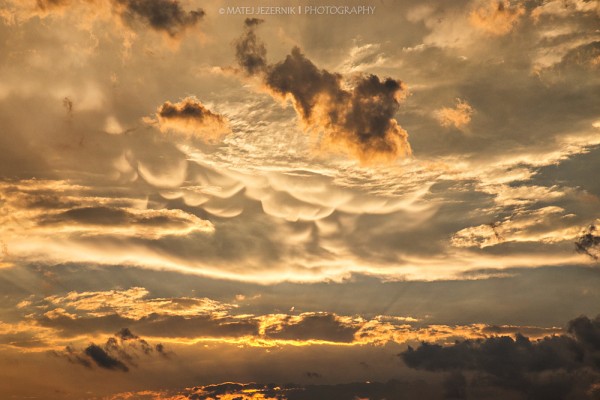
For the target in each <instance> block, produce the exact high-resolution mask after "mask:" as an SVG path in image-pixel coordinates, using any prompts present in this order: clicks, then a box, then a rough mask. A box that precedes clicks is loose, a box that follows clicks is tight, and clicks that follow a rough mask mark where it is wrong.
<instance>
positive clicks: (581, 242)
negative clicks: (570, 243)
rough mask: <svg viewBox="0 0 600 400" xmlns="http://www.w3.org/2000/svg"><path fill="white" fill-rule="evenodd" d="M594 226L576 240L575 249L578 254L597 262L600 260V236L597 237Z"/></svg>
mask: <svg viewBox="0 0 600 400" xmlns="http://www.w3.org/2000/svg"><path fill="white" fill-rule="evenodd" d="M597 232H598V230H597V229H596V225H594V224H592V225H590V226H589V227H588V228H587V229H586V230H585V231H584V233H583V234H582V235H581V236H579V237H578V238H577V241H576V242H575V249H576V251H577V252H578V253H582V254H586V255H588V256H590V257H591V258H593V259H594V260H598V259H599V258H600V236H598V235H597Z"/></svg>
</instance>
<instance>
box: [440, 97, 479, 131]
mask: <svg viewBox="0 0 600 400" xmlns="http://www.w3.org/2000/svg"><path fill="white" fill-rule="evenodd" d="M472 115H473V107H471V106H470V105H469V103H467V102H466V101H465V100H461V99H456V107H454V108H450V107H443V108H440V109H439V110H436V111H435V117H436V119H437V120H438V122H439V123H440V125H442V126H443V127H446V128H448V127H455V128H456V129H463V128H465V127H466V126H467V125H469V123H470V122H471V117H472Z"/></svg>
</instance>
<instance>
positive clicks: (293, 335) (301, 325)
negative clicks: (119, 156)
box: [265, 314, 360, 343]
mask: <svg viewBox="0 0 600 400" xmlns="http://www.w3.org/2000/svg"><path fill="white" fill-rule="evenodd" d="M359 328H360V327H359V326H355V325H349V324H347V323H344V322H342V321H340V320H339V319H338V318H337V317H336V316H335V315H333V314H314V315H306V316H303V317H302V319H300V320H299V321H295V320H292V317H289V316H288V317H286V318H284V320H283V321H282V323H281V324H280V325H274V326H270V327H268V328H267V329H266V330H265V336H267V337H268V338H271V339H285V340H326V341H330V342H343V343H351V342H353V341H354V334H355V333H356V332H357V331H358V329H359Z"/></svg>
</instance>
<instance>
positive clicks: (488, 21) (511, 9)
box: [469, 0, 525, 36]
mask: <svg viewBox="0 0 600 400" xmlns="http://www.w3.org/2000/svg"><path fill="white" fill-rule="evenodd" d="M523 14H525V8H524V7H523V6H522V5H521V4H517V5H515V6H511V4H510V1H508V0H486V1H485V2H483V4H481V5H480V6H478V7H477V8H476V9H475V10H473V11H472V12H471V14H470V15H469V20H470V22H471V24H472V25H473V26H475V27H476V28H478V29H481V30H482V31H484V32H487V33H489V34H491V35H496V36H500V35H505V34H507V33H509V32H510V31H511V30H512V29H513V28H514V26H515V25H516V24H517V23H518V22H519V19H520V18H521V16H522V15H523Z"/></svg>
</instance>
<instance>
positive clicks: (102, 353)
mask: <svg viewBox="0 0 600 400" xmlns="http://www.w3.org/2000/svg"><path fill="white" fill-rule="evenodd" d="M84 354H85V355H86V356H88V357H89V358H91V359H92V360H93V361H94V362H95V363H96V365H97V366H99V367H100V368H105V369H114V370H121V371H123V372H127V371H129V368H127V366H126V365H125V364H124V363H123V362H122V361H120V360H118V359H116V358H114V357H112V356H110V355H109V354H108V353H107V352H106V350H104V349H103V348H102V347H100V346H97V345H95V344H90V345H89V346H88V347H86V348H85V350H84Z"/></svg>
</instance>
